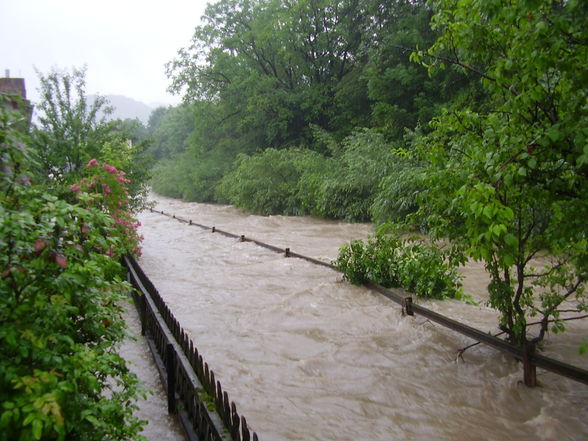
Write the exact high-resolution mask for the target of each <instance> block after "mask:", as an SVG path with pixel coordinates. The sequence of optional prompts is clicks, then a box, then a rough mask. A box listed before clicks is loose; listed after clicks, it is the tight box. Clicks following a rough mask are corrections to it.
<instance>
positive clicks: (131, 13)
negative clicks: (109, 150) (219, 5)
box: [0, 0, 211, 105]
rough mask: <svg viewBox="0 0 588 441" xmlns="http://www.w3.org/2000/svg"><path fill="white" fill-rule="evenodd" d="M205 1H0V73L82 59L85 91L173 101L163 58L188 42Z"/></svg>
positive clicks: (34, 80) (28, 72)
mask: <svg viewBox="0 0 588 441" xmlns="http://www.w3.org/2000/svg"><path fill="white" fill-rule="evenodd" d="M208 2H211V0H159V1H157V0H0V77H3V76H4V73H5V70H6V69H10V76H11V77H21V78H25V81H26V87H27V96H28V98H29V99H30V100H31V101H33V102H36V101H38V96H39V95H38V92H37V89H38V87H39V81H38V76H37V74H36V73H35V68H36V69H37V70H39V71H40V72H41V73H43V74H47V73H49V71H50V69H51V68H52V67H57V68H59V69H68V70H71V68H72V67H82V66H83V65H87V72H86V86H87V93H89V94H95V93H99V94H101V95H126V96H128V97H130V98H133V99H136V100H138V101H143V102H145V103H146V104H150V105H151V104H154V103H156V104H177V103H179V102H180V100H181V98H180V97H178V96H173V95H170V94H169V93H167V92H166V89H167V86H168V85H169V81H168V79H167V77H166V75H165V68H164V64H165V63H166V62H167V61H170V60H171V59H173V58H174V57H175V55H176V53H177V51H178V50H179V49H180V48H182V47H185V46H187V45H188V44H189V42H190V38H191V37H192V34H193V30H194V28H195V27H196V26H197V25H198V24H199V21H200V17H201V16H202V15H203V14H204V9H205V7H206V3H208Z"/></svg>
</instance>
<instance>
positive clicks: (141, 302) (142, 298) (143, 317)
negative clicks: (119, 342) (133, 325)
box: [137, 294, 147, 336]
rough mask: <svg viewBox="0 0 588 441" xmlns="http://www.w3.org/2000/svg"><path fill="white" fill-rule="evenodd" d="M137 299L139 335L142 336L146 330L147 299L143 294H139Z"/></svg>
mask: <svg viewBox="0 0 588 441" xmlns="http://www.w3.org/2000/svg"><path fill="white" fill-rule="evenodd" d="M137 299H138V300H139V310H140V311H141V313H140V315H139V320H140V321H141V335H142V336H144V335H145V333H146V331H147V323H146V322H147V299H146V298H145V294H141V295H140V296H139V297H137Z"/></svg>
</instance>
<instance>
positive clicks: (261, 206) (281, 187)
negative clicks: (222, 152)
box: [218, 149, 323, 215]
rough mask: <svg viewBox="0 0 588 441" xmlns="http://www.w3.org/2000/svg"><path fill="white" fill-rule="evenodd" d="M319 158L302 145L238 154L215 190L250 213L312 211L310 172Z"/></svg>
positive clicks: (301, 212) (318, 162)
mask: <svg viewBox="0 0 588 441" xmlns="http://www.w3.org/2000/svg"><path fill="white" fill-rule="evenodd" d="M321 160H323V158H322V156H321V155H320V154H318V153H316V152H312V151H310V150H304V149H289V150H275V149H266V150H264V151H263V153H260V154H257V155H253V156H249V155H239V157H238V158H237V165H236V168H235V169H234V170H233V171H232V172H230V173H229V174H227V175H226V176H225V177H224V178H223V180H222V181H221V184H220V186H219V188H218V193H219V195H220V196H221V197H224V198H226V200H227V201H228V202H230V203H231V204H234V205H235V206H237V207H239V208H243V209H245V210H248V211H251V212H253V213H258V214H263V215H270V214H286V215H301V214H305V210H304V209H303V208H302V207H308V209H309V211H312V205H313V203H312V192H313V191H314V189H313V186H312V184H310V182H311V181H310V176H311V175H312V174H313V168H314V169H315V170H316V169H318V168H319V167H320V166H321ZM314 174H315V176H316V172H315V173H314ZM303 177H306V179H304V182H305V183H306V185H303V184H302V182H303Z"/></svg>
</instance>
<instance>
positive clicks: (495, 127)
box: [414, 0, 588, 345]
mask: <svg viewBox="0 0 588 441" xmlns="http://www.w3.org/2000/svg"><path fill="white" fill-rule="evenodd" d="M431 3H432V4H433V6H434V8H435V14H434V16H433V18H432V23H433V25H434V28H435V29H437V30H438V31H439V32H440V37H439V38H438V40H437V41H436V42H435V44H434V45H433V46H432V47H431V48H430V49H429V50H428V51H424V52H420V53H418V54H415V56H414V58H416V59H419V60H421V61H422V62H424V63H426V64H428V65H429V66H430V67H431V68H434V67H436V66H438V65H442V64H445V65H448V64H449V65H452V66H459V67H460V68H461V69H462V70H463V71H464V72H466V73H468V74H470V75H473V76H475V77H476V78H477V79H478V81H480V84H481V86H482V87H484V88H485V89H486V91H487V93H488V95H489V97H490V100H489V101H488V103H487V104H486V106H484V107H479V106H475V105H470V106H468V107H466V108H463V109H460V110H447V111H445V112H444V113H443V114H442V115H441V116H439V117H438V118H436V120H435V121H434V123H433V129H434V130H433V133H432V134H431V135H429V136H427V137H425V138H423V139H422V140H421V143H420V146H421V154H422V157H423V158H424V159H425V160H427V161H428V163H429V164H430V165H431V166H430V169H429V170H428V175H427V176H428V182H427V185H426V188H427V189H428V190H427V192H426V193H425V199H424V202H423V203H422V204H421V211H420V216H419V217H420V219H424V220H425V221H426V222H427V225H428V227H429V228H430V232H431V233H432V234H433V235H435V236H446V237H449V238H451V239H452V240H453V241H454V243H455V244H457V245H458V246H460V247H462V248H463V250H464V251H465V252H466V253H467V255H468V256H471V257H473V258H474V259H476V260H481V261H483V262H484V263H485V265H486V269H487V271H488V273H489V275H490V278H491V283H490V285H489V287H488V289H489V294H490V300H489V303H490V305H492V306H493V307H494V308H496V309H497V310H498V311H499V312H500V325H501V327H502V329H503V330H504V331H505V332H506V333H507V335H508V337H509V339H510V340H511V341H513V342H515V343H517V344H520V345H528V344H530V345H533V344H534V343H536V342H539V341H541V340H542V339H543V338H544V336H545V334H546V332H547V331H548V330H549V328H550V326H551V329H553V330H554V331H560V330H563V321H561V320H559V318H560V313H561V311H560V310H561V309H562V305H563V304H564V303H565V302H572V301H573V304H574V305H575V306H574V307H573V308H575V309H576V310H578V311H583V310H586V299H585V296H584V290H585V285H586V280H587V278H588V265H587V263H588V239H587V237H586V224H585V221H584V220H585V219H586V216H587V215H588V201H587V200H586V194H588V183H587V179H586V177H587V171H588V148H587V145H588V143H587V141H586V140H587V139H588V105H587V90H588V75H586V71H585V69H584V68H583V66H584V65H585V63H586V60H587V59H588V14H587V12H586V8H585V4H584V2H582V1H576V0H569V1H567V0H566V1H551V0H550V1H547V0H543V1H539V0H526V1H517V2H507V1H501V0H485V1H477V0H468V1H454V0H440V1H433V2H431ZM565 309H569V307H566V308H565ZM531 317H538V318H539V322H540V325H539V328H538V330H537V329H536V328H535V329H536V332H533V331H531V329H530V328H529V321H530V320H529V318H531Z"/></svg>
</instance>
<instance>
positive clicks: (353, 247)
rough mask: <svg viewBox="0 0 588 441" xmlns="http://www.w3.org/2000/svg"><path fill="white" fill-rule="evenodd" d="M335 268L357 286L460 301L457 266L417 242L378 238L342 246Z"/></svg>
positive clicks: (452, 261)
mask: <svg viewBox="0 0 588 441" xmlns="http://www.w3.org/2000/svg"><path fill="white" fill-rule="evenodd" d="M334 263H335V266H336V267H337V268H338V269H339V270H340V271H341V272H342V273H343V274H344V276H345V278H346V279H347V280H349V281H350V282H351V283H354V284H356V285H359V284H364V283H366V282H374V283H377V284H380V285H382V286H385V287H387V288H391V287H394V288H399V287H400V288H404V289H406V290H407V291H410V292H413V293H414V294H416V295H418V296H420V297H425V298H434V299H446V298H459V299H463V298H465V297H464V294H463V293H462V289H461V282H460V276H459V275H458V273H457V262H455V261H454V260H453V259H451V258H450V256H449V254H448V253H447V252H445V251H443V250H441V249H440V248H439V247H436V246H434V245H432V244H429V243H425V242H424V241H421V240H418V239H414V238H412V239H401V238H398V237H394V236H390V235H385V234H377V235H376V236H375V237H370V238H368V239H367V240H366V241H361V240H356V241H353V242H351V243H350V244H346V245H343V246H342V247H341V249H340V250H339V256H338V258H337V260H336V261H335V262H334Z"/></svg>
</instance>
